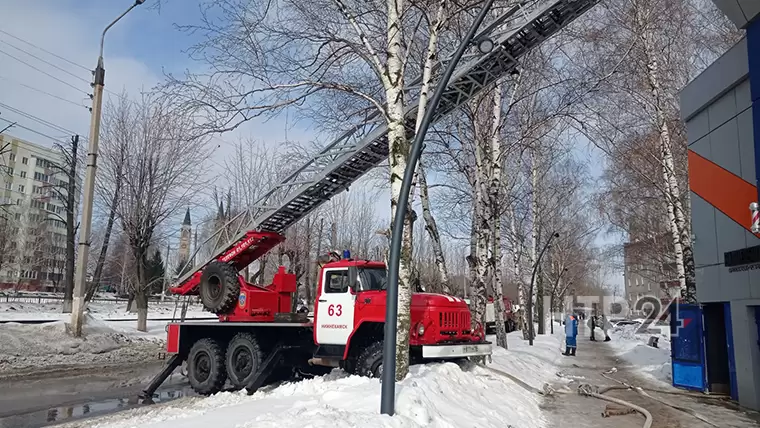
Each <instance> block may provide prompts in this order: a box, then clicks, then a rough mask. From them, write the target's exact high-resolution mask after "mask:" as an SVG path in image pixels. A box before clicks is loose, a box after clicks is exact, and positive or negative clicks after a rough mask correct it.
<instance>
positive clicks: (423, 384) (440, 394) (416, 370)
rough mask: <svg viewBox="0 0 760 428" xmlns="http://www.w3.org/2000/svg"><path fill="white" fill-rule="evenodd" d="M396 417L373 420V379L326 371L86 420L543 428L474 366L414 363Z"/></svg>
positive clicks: (527, 400) (508, 390)
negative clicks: (272, 385) (250, 392)
mask: <svg viewBox="0 0 760 428" xmlns="http://www.w3.org/2000/svg"><path fill="white" fill-rule="evenodd" d="M396 397H397V399H396V414H395V416H393V417H389V416H383V415H380V412H379V410H380V382H379V380H377V379H368V378H363V377H357V376H347V375H346V374H345V373H344V372H342V371H339V370H335V371H333V372H332V373H331V374H329V375H327V376H323V377H317V378H314V379H310V380H305V381H302V382H298V383H288V384H284V385H282V386H280V387H278V388H275V389H272V390H269V391H258V392H257V393H256V394H254V395H252V396H248V395H246V394H245V392H235V393H229V392H227V393H219V394H216V395H214V396H212V397H208V398H205V399H202V398H190V399H182V400H178V401H173V402H170V403H167V404H165V405H158V406H153V407H149V408H141V409H135V410H130V411H126V412H122V413H120V414H118V415H113V416H108V417H105V418H101V419H99V420H88V426H90V427H102V428H126V427H136V426H139V427H141V428H148V427H151V428H158V427H175V426H180V425H181V426H182V427H184V428H192V427H204V428H205V427H208V426H216V427H250V428H254V427H255V428H267V427H276V428H289V427H293V428H303V427H310V428H318V427H330V428H334V427H362V428H365V427H366V428H371V427H395V428H400V427H410V428H411V427H431V428H435V427H440V428H444V427H445V428H453V427H457V428H467V427H473V428H474V427H478V428H488V427H494V428H497V427H498V428H506V427H510V426H512V427H520V428H532V427H536V428H539V427H544V426H546V421H545V420H544V418H543V416H542V414H541V411H540V409H539V408H538V405H539V401H540V398H539V396H537V395H535V394H532V393H530V392H528V391H526V390H524V389H522V388H521V387H519V386H517V385H516V384H514V383H513V382H511V381H510V380H508V379H506V378H504V377H502V376H498V375H494V374H492V373H491V372H489V371H487V370H484V369H482V368H479V367H472V368H471V369H470V370H468V371H462V369H461V368H460V367H459V366H457V365H456V364H453V363H444V364H430V365H422V366H414V367H412V369H411V373H410V375H409V376H408V377H407V378H406V379H405V380H404V381H403V382H400V383H399V384H398V385H397V386H396Z"/></svg>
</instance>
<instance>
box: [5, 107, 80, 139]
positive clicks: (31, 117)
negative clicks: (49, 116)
mask: <svg viewBox="0 0 760 428" xmlns="http://www.w3.org/2000/svg"><path fill="white" fill-rule="evenodd" d="M0 107H3V108H5V109H7V110H10V111H11V112H13V113H16V114H18V115H21V116H23V117H24V118H26V119H29V120H32V121H35V122H37V123H39V124H42V125H45V126H47V127H48V128H50V129H54V130H56V131H60V132H64V133H66V134H69V135H74V134H80V135H81V133H78V132H74V131H72V130H70V129H66V128H64V127H63V126H60V125H58V124H55V123H53V122H50V121H47V120H45V119H42V118H40V117H37V116H35V115H33V114H31V113H27V112H25V111H23V110H21V109H18V108H16V107H13V106H9V105H8V104H5V103H3V102H0Z"/></svg>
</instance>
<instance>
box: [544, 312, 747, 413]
mask: <svg viewBox="0 0 760 428" xmlns="http://www.w3.org/2000/svg"><path fill="white" fill-rule="evenodd" d="M613 340H614V338H613ZM623 364H624V363H623V362H621V361H618V358H617V357H615V351H614V349H613V348H612V347H611V346H610V345H609V342H607V343H605V342H591V341H590V340H589V337H588V328H586V327H585V326H583V325H581V326H579V334H578V350H577V356H576V357H563V358H562V360H560V367H561V368H560V370H561V373H562V375H563V377H566V378H569V379H571V382H570V383H569V384H562V385H559V384H558V385H557V386H556V389H557V393H556V394H554V395H552V396H549V397H546V399H545V400H544V402H543V403H542V409H544V411H545V414H546V418H547V420H548V421H549V422H550V426H555V427H565V426H572V427H573V428H600V427H614V428H640V427H642V426H643V424H644V417H643V416H642V415H640V414H638V413H634V414H628V415H618V416H611V417H609V418H604V417H602V412H603V411H604V409H605V407H606V405H607V404H610V403H609V402H607V401H603V400H600V399H597V398H594V397H584V396H581V395H578V393H577V388H578V385H580V384H590V385H595V386H598V387H600V388H603V387H605V386H612V385H615V386H617V385H618V384H616V383H615V382H613V381H611V380H609V379H606V378H605V377H603V376H602V372H604V371H607V370H609V369H611V368H613V367H618V368H619V367H620V366H621V365H623ZM625 365H627V364H625ZM628 366H629V367H630V365H628ZM608 376H611V377H612V378H614V379H618V380H621V381H624V382H626V383H628V384H629V385H635V386H640V387H643V388H647V387H648V388H657V389H662V390H670V391H673V392H684V391H681V390H679V389H676V388H673V387H672V386H668V385H664V384H662V383H659V382H656V381H652V380H651V379H647V378H644V377H643V376H641V375H639V374H638V373H636V372H634V371H631V370H630V369H629V370H626V369H622V370H621V369H619V371H618V372H616V373H612V374H609V375H608ZM655 383H656V384H655ZM647 393H648V394H649V395H651V396H653V397H656V398H659V399H662V400H665V401H667V402H669V403H671V404H675V405H677V406H681V407H684V408H687V409H691V410H692V411H694V412H696V413H698V414H699V415H701V416H702V417H704V418H706V419H707V420H708V421H710V422H711V423H712V424H710V423H706V422H703V421H702V420H700V419H698V418H697V417H695V416H693V415H690V414H688V413H686V412H683V411H680V410H676V409H674V408H672V407H670V406H667V405H665V404H662V403H659V402H658V401H656V400H653V399H651V398H647V397H644V396H641V395H639V394H638V393H637V392H635V391H633V390H613V391H609V392H607V393H605V394H604V395H606V396H609V397H614V398H618V399H622V400H625V401H628V402H630V403H632V404H635V405H638V406H641V407H644V408H645V409H647V410H648V411H649V412H650V413H651V414H652V419H653V423H652V427H657V428H686V427H689V428H714V427H721V428H732V427H736V428H747V427H760V423H759V421H760V417H758V415H757V414H746V413H745V412H742V411H739V410H735V409H732V408H730V406H731V405H730V404H718V403H719V401H718V400H714V399H709V398H698V399H697V398H692V397H686V396H683V395H674V394H663V393H658V392H647Z"/></svg>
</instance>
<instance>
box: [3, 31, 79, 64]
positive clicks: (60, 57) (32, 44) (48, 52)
mask: <svg viewBox="0 0 760 428" xmlns="http://www.w3.org/2000/svg"><path fill="white" fill-rule="evenodd" d="M0 33H2V34H5V35H6V36H9V37H12V38H14V39H16V40H18V41H20V42H22V43H26V44H27V45H29V46H31V47H33V48H37V49H39V50H41V51H42V52H45V53H46V54H48V55H52V56H54V57H56V58H58V59H60V60H62V61H66V62H67V63H69V64H71V65H74V66H77V67H79V68H81V69H83V70H87V71H89V72H92V69H91V68H88V67H85V66H83V65H81V64H77V63H76V62H74V61H71V60H69V59H66V58H64V57H62V56H60V55H57V54H55V53H53V52H50V51H49V50H47V49H44V48H41V47H39V46H37V45H35V44H34V43H32V42H28V41H26V40H24V39H22V38H21V37H17V36H14V35H13V34H11V33H8V32H7V31H3V30H2V29H0Z"/></svg>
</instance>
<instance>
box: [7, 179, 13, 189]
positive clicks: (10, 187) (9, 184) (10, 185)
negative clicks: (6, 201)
mask: <svg viewBox="0 0 760 428" xmlns="http://www.w3.org/2000/svg"><path fill="white" fill-rule="evenodd" d="M5 188H6V189H8V190H11V189H13V183H11V182H10V181H9V182H7V183H5Z"/></svg>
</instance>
